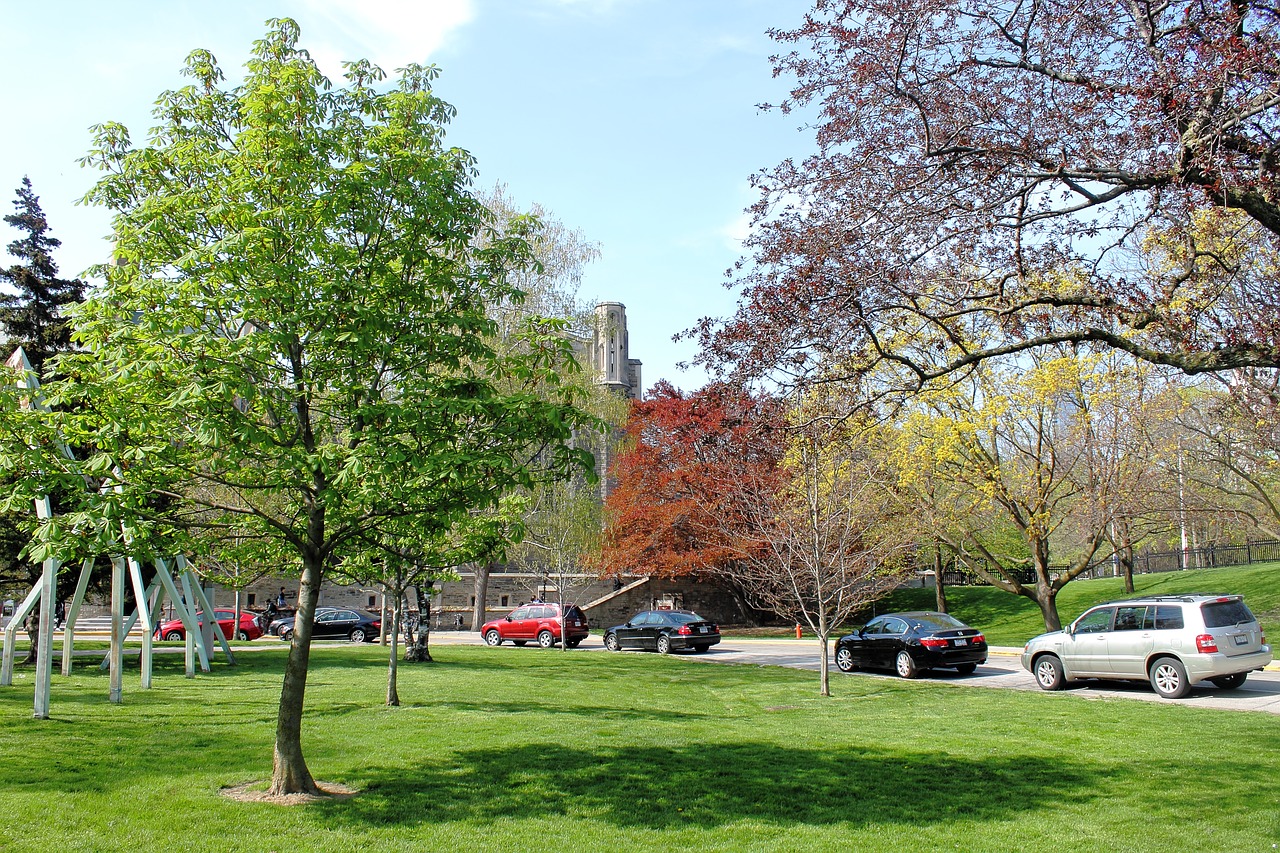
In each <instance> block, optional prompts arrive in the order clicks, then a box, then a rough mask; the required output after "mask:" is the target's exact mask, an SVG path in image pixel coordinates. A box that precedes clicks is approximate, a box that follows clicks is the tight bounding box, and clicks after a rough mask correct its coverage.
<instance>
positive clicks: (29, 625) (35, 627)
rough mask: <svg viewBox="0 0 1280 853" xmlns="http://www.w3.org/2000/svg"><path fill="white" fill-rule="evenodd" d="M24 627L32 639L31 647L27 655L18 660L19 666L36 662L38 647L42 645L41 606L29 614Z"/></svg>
mask: <svg viewBox="0 0 1280 853" xmlns="http://www.w3.org/2000/svg"><path fill="white" fill-rule="evenodd" d="M22 627H23V629H25V630H26V632H27V637H28V638H29V639H30V640H31V647H30V648H28V649H27V656H26V657H25V658H23V659H22V660H20V661H18V666H27V665H29V664H33V663H35V662H36V657H37V652H36V649H37V647H38V646H39V645H40V608H39V607H37V608H35V609H34V610H32V611H31V613H30V614H28V615H27V618H26V620H25V621H24V622H23V623H22Z"/></svg>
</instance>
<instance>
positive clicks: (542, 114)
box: [0, 0, 811, 389]
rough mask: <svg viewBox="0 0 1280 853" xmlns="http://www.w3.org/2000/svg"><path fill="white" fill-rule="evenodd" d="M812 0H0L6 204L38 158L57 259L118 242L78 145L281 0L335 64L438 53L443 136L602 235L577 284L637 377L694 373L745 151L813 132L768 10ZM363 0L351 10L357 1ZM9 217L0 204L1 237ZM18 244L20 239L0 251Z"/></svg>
mask: <svg viewBox="0 0 1280 853" xmlns="http://www.w3.org/2000/svg"><path fill="white" fill-rule="evenodd" d="M808 6H809V3H808V2H803V0H360V2H339V0H282V2H278V3H274V4H268V3H259V2H240V1H239V0H224V2H220V3H208V2H201V3H194V2H181V0H167V2H163V3H162V2H127V0H122V2H114V3H101V2H91V1H90V0H62V2H44V3H32V2H30V0H0V21H3V22H4V24H3V29H4V31H5V34H6V39H5V50H4V51H0V116H3V117H4V123H5V128H4V130H3V132H0V211H2V212H3V214H5V215H7V214H9V213H11V212H12V210H13V207H12V201H13V198H14V196H13V191H14V189H16V188H17V187H18V185H19V183H20V182H21V180H22V177H23V175H29V176H30V177H31V180H32V183H33V184H34V187H35V190H36V193H37V194H38V195H39V196H40V199H41V204H42V206H43V208H44V210H45V213H46V214H47V215H48V217H49V222H50V226H51V228H52V232H53V235H54V236H55V237H58V238H59V239H61V240H62V242H63V246H62V249H61V251H60V252H59V253H58V255H57V256H56V258H55V259H56V260H57V262H58V264H59V266H60V268H61V271H62V273H63V274H64V275H74V274H77V273H79V272H80V271H81V270H83V269H84V268H85V267H87V266H88V265H89V264H91V263H93V262H95V261H96V260H99V259H102V258H104V257H105V256H107V255H108V254H109V253H110V247H109V244H108V243H107V242H106V235H107V234H108V233H109V225H108V219H107V217H106V215H105V213H104V212H103V211H101V210H97V209H93V208H86V207H83V206H79V205H76V204H75V200H76V199H78V198H79V197H80V196H81V195H83V193H84V192H85V191H86V190H87V189H88V188H89V186H90V185H91V184H92V182H93V180H94V179H95V174H94V173H93V172H91V171H89V170H86V169H81V168H80V167H79V166H78V165H77V164H76V160H77V159H78V158H79V157H82V156H83V155H84V153H85V152H86V151H87V150H88V147H89V132H88V128H89V127H90V126H91V125H93V124H96V123H99V122H102V121H107V120H115V121H121V122H123V123H124V124H126V125H127V126H128V127H129V128H130V130H131V131H132V134H133V137H134V140H135V142H138V141H141V140H142V139H143V138H144V134H145V131H146V129H147V128H149V127H150V126H151V123H152V122H151V118H150V109H151V104H152V102H153V101H154V100H155V98H156V97H157V96H158V95H159V94H160V92H161V91H163V90H165V89H169V88H176V87H178V86H180V85H183V83H184V78H182V77H181V76H180V75H179V70H180V69H181V67H182V63H183V60H184V58H185V57H186V55H187V53H188V52H190V51H191V50H192V49H194V48H197V47H200V48H207V49H209V50H211V51H212V52H213V53H214V55H215V56H217V58H218V60H219V62H220V64H221V65H222V67H223V69H224V71H226V72H227V74H228V77H230V78H233V79H234V78H235V77H236V76H238V74H239V70H240V68H241V66H242V65H243V62H244V60H245V58H246V57H247V55H248V51H249V47H250V45H251V43H252V42H253V40H254V39H256V38H259V37H260V36H261V35H262V34H263V32H265V29H266V28H265V26H264V22H265V21H266V19H267V18H269V17H273V16H288V17H292V18H294V19H296V20H297V21H298V23H299V25H300V26H301V28H302V43H303V46H304V47H306V48H307V49H308V50H310V51H311V52H312V54H313V56H315V57H316V59H317V61H318V62H319V63H320V64H321V67H322V68H323V69H324V70H325V71H326V73H328V74H329V75H330V76H331V77H332V78H334V79H337V78H338V76H339V69H340V66H339V62H340V61H341V60H344V59H355V58H360V57H367V58H369V59H371V60H373V61H375V62H377V63H378V64H380V65H382V66H383V67H384V68H386V69H387V70H388V71H389V72H390V71H391V70H392V69H394V68H396V67H398V66H400V65H403V64H404V63H406V62H414V61H416V62H424V63H434V64H436V65H438V66H439V67H440V68H441V70H442V76H441V78H440V80H439V81H438V84H437V92H438V93H439V94H440V95H441V96H442V97H444V98H445V100H447V101H449V102H450V103H452V104H453V105H454V106H455V107H456V108H457V109H458V118H457V119H456V121H455V122H454V123H453V125H452V128H451V130H450V133H449V141H450V142H451V144H454V145H458V146H460V147H463V148H466V149H468V150H469V151H471V152H472V153H473V154H474V155H475V156H476V157H477V159H478V161H479V168H480V175H481V176H480V181H479V184H480V185H481V186H491V185H492V184H494V183H496V182H502V183H505V184H506V185H507V187H508V191H509V193H510V195H511V196H512V197H513V198H515V199H516V200H517V201H519V202H520V203H521V204H524V205H527V204H529V203H532V202H538V203H540V204H542V205H543V206H544V207H545V208H547V209H548V210H549V211H551V212H552V213H553V214H554V215H555V216H557V217H558V218H559V219H561V220H562V221H564V222H565V224H567V225H569V226H570V227H574V228H578V229H580V230H581V231H583V232H584V234H585V235H586V237H587V238H588V239H591V240H594V241H596V242H598V243H600V244H601V248H602V258H601V260H599V261H597V262H595V263H594V264H593V265H592V266H591V267H590V268H589V269H588V271H587V275H586V278H585V281H584V282H583V286H582V290H581V295H582V296H583V297H584V298H587V299H601V300H616V301H620V302H623V303H625V304H626V306H627V315H628V321H629V326H630V333H631V335H630V337H631V355H632V357H633V358H639V359H641V360H642V361H643V362H644V382H645V385H646V386H651V385H652V384H653V383H654V382H655V381H656V380H658V379H660V378H665V379H668V380H670V381H672V382H674V383H675V384H677V385H679V386H681V387H683V388H686V389H693V388H696V387H698V386H700V385H701V384H702V383H703V382H704V381H705V377H704V376H703V375H702V374H701V373H700V372H698V371H696V370H695V371H692V372H681V371H678V370H677V369H676V366H675V365H676V363H677V362H679V361H682V360H686V359H689V358H691V357H692V356H693V355H694V354H695V349H694V347H693V345H692V344H689V343H687V342H685V343H680V344H675V343H672V341H671V336H672V335H674V334H675V333H677V332H679V331H681V330H683V329H685V328H687V327H689V326H691V325H692V324H693V323H694V322H696V321H697V319H698V318H699V317H702V316H706V315H712V316H723V315H726V314H729V313H731V312H732V309H733V305H734V296H733V294H732V293H731V292H729V291H727V290H725V289H724V288H723V286H722V284H723V281H724V271H725V270H726V269H727V268H728V267H729V266H730V265H732V264H733V262H734V260H735V259H736V258H737V257H738V256H739V254H740V253H741V249H740V244H739V240H740V239H741V238H742V237H743V236H744V234H745V229H746V218H745V215H744V213H743V208H744V207H746V206H747V205H748V204H749V203H750V202H751V201H752V199H753V196H752V193H751V190H750V188H749V186H748V179H749V177H750V175H751V173H752V172H754V171H756V170H758V169H761V168H764V167H768V166H772V165H773V164H775V163H777V162H779V161H781V160H782V159H784V158H786V157H788V156H800V155H802V154H803V153H804V152H805V151H806V150H808V149H809V147H810V145H811V143H810V139H811V137H810V136H809V135H807V134H805V133H802V132H800V131H799V129H798V126H799V124H800V119H798V118H796V117H794V116H783V115H781V114H780V113H777V112H769V113H762V112H760V111H759V110H758V109H757V108H756V105H757V104H759V103H761V102H765V101H773V102H776V101H777V100H780V99H781V98H782V97H783V95H784V94H785V81H779V80H774V79H773V78H772V67H771V65H770V63H769V61H768V57H769V55H770V54H771V53H773V52H775V51H776V49H777V47H778V46H777V45H775V44H774V43H773V42H772V41H771V40H770V39H769V38H768V37H767V36H766V35H765V30H766V29H767V28H769V27H784V28H788V27H792V26H795V25H797V24H798V23H799V22H800V21H801V18H802V16H803V14H804V12H805V11H806V9H807V8H808ZM357 8H358V9H359V12H358V13H357V12H356V11H355V10H356V9H357ZM17 236H18V234H17V232H16V231H14V230H13V229H11V228H9V227H8V226H6V225H3V223H0V246H4V245H7V244H8V243H9V242H11V241H12V240H13V239H15V238H16V237H17ZM3 262H4V263H8V262H9V261H8V259H7V258H6V259H4V260H3Z"/></svg>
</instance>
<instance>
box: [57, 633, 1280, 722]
mask: <svg viewBox="0 0 1280 853" xmlns="http://www.w3.org/2000/svg"><path fill="white" fill-rule="evenodd" d="M76 636H77V637H82V638H84V639H88V638H89V636H92V635H88V634H81V632H79V631H77V633H76ZM58 642H59V643H61V633H60V632H59V634H58ZM278 642H279V641H278V640H276V639H275V638H273V637H268V638H264V639H261V640H258V641H257V642H256V643H236V644H235V648H236V649H237V650H242V649H252V648H254V647H255V646H257V647H262V644H264V643H273V644H274V643H278ZM431 642H432V643H433V644H440V645H453V644H465V645H484V641H483V640H482V639H481V638H480V635H479V634H476V633H473V632H470V631H433V632H432V633H431ZM580 648H581V649H582V650H587V651H600V652H603V651H605V648H604V643H603V640H602V639H601V638H600V635H599V634H592V635H591V637H589V638H588V639H587V641H586V642H585V643H584V644H583V645H582V646H581V647H580ZM58 649H59V653H60V649H61V646H60V645H59V646H58ZM830 650H831V651H832V652H834V651H835V642H834V641H832V643H831V649H830ZM166 651H173V652H178V651H181V649H176V648H175V649H166ZM1021 651H1022V650H1021V649H1016V648H1006V647H993V648H992V650H991V656H990V658H989V660H988V661H987V663H986V664H984V665H983V666H980V667H978V669H977V671H976V672H974V673H973V674H972V675H960V674H958V673H956V672H953V671H951V670H937V671H934V672H930V673H928V674H927V675H925V676H922V677H921V678H920V679H919V680H921V681H930V682H937V683H942V684H955V685H962V686H964V687H993V688H999V689H1004V690H1035V691H1038V690H1039V689H1040V688H1039V687H1037V686H1036V683H1035V680H1034V679H1032V677H1031V673H1029V672H1026V671H1025V670H1023V668H1022V664H1021V663H1019V661H1018V655H1019V654H1020V653H1021ZM495 652H499V653H500V652H509V653H520V654H546V653H547V652H545V651H543V650H542V649H538V648H535V647H532V646H529V647H525V648H522V649H517V648H515V647H514V646H511V645H509V644H504V645H503V646H502V647H501V649H495ZM81 654H84V655H95V654H96V655H101V654H102V652H101V651H98V652H77V656H79V655H81ZM619 654H623V655H638V654H645V652H619ZM671 657H672V658H673V659H677V660H681V661H688V662H689V663H690V664H691V665H696V664H705V663H732V664H744V665H754V666H787V667H791V668H793V669H807V670H813V671H815V672H816V671H817V669H818V660H819V658H818V641H817V640H815V639H812V638H805V639H800V640H793V639H760V638H756V637H733V636H732V635H730V636H727V637H725V638H724V639H723V640H722V641H721V643H720V645H718V646H714V647H712V648H711V649H710V650H708V651H707V652H705V653H704V654H690V653H679V654H673V655H672V656H671ZM831 677H832V678H897V676H896V675H894V674H892V673H871V672H855V673H850V674H846V673H843V672H840V671H839V670H838V669H836V666H835V661H834V660H833V661H832V662H831ZM1063 692H1066V693H1070V694H1071V695H1074V696H1080V697H1082V698H1085V699H1099V698H1103V697H1107V698H1118V699H1136V700H1139V701H1143V702H1170V701H1173V702H1177V703H1179V704H1181V705H1190V706H1192V707H1197V708H1216V709H1218V710H1224V711H1262V712H1264V713H1267V714H1278V715H1280V663H1277V662H1273V663H1272V664H1271V665H1270V666H1269V667H1267V670H1266V671H1265V672H1253V673H1250V674H1249V680H1248V681H1246V682H1245V683H1244V685H1243V686H1242V687H1239V688H1237V689H1235V690H1220V689H1218V688H1217V687H1214V686H1213V685H1212V684H1201V685H1197V686H1196V687H1193V688H1192V689H1191V694H1190V695H1189V696H1187V697H1185V698H1183V699H1175V700H1169V699H1161V698H1160V697H1159V696H1157V695H1156V694H1155V693H1154V692H1153V691H1152V690H1151V686H1150V685H1149V684H1146V683H1145V682H1141V683H1140V682H1136V681H1083V682H1079V683H1076V684H1069V685H1067V687H1066V689H1065V690H1064V691H1063Z"/></svg>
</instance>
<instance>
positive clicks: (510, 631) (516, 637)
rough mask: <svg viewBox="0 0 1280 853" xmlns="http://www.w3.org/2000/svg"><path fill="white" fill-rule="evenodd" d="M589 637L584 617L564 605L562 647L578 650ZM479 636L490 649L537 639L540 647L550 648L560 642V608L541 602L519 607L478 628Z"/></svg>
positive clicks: (570, 606) (581, 613)
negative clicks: (503, 644)
mask: <svg viewBox="0 0 1280 853" xmlns="http://www.w3.org/2000/svg"><path fill="white" fill-rule="evenodd" d="M590 634H591V626H590V625H589V624H588V623H587V615H586V614H585V613H583V612H582V610H581V609H580V608H579V607H578V606H577V605H576V604H566V605H565V606H564V635H565V638H566V639H565V645H567V646H568V647H569V648H571V649H573V648H577V646H578V644H580V643H581V642H582V641H583V640H585V639H586V638H587V637H588V636H589V635H590ZM480 636H482V637H484V641H485V642H486V643H488V644H489V645H491V646H500V645H502V641H503V640H510V641H511V642H513V643H515V644H516V645H517V646H523V645H525V644H526V643H528V642H529V641H530V640H536V641H537V642H538V645H539V646H542V648H544V649H549V648H551V647H552V646H554V645H555V644H556V643H558V642H560V605H559V604H548V603H547V602H544V601H533V602H530V603H529V604H522V605H520V606H519V607H517V608H516V609H515V610H512V611H511V612H510V613H508V614H507V615H506V616H503V617H502V618H500V619H490V620H489V621H488V622H486V623H484V624H483V625H481V626H480Z"/></svg>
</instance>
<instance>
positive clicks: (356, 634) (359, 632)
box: [351, 628, 364, 643]
mask: <svg viewBox="0 0 1280 853" xmlns="http://www.w3.org/2000/svg"><path fill="white" fill-rule="evenodd" d="M351 642H353V643H363V642H364V629H363V628H355V629H353V630H352V631H351Z"/></svg>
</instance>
